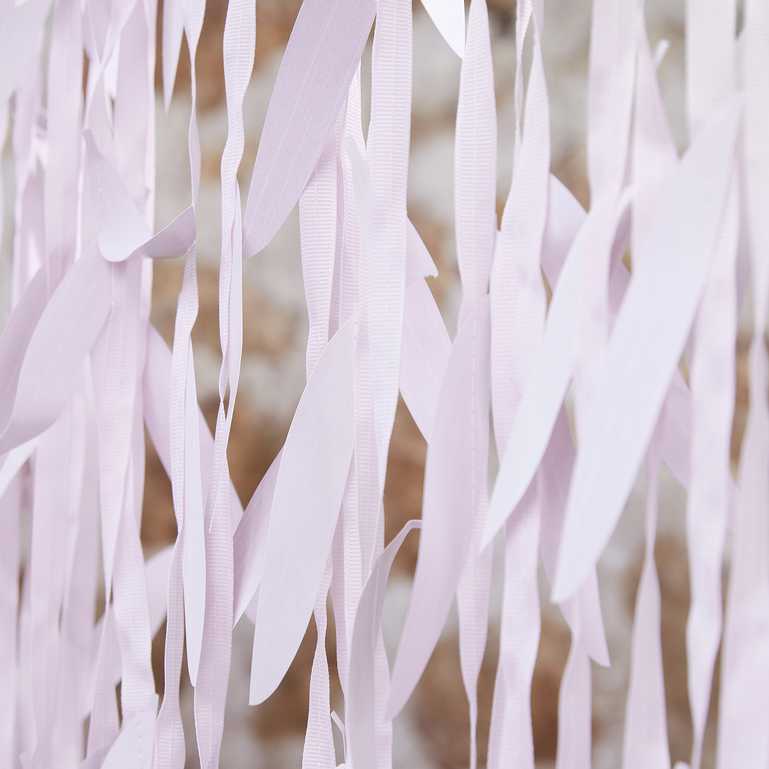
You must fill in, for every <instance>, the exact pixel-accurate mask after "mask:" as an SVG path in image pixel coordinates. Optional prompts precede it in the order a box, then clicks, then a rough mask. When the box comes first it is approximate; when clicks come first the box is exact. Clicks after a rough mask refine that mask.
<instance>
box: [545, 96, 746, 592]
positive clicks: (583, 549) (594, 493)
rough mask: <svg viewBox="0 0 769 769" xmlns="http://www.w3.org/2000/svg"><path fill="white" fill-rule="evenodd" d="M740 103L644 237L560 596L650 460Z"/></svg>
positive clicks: (592, 421) (566, 534)
mask: <svg viewBox="0 0 769 769" xmlns="http://www.w3.org/2000/svg"><path fill="white" fill-rule="evenodd" d="M740 112H741V104H740V102H739V101H737V100H732V101H730V102H729V103H728V104H727V106H726V107H724V108H723V109H722V110H721V111H719V112H718V113H717V115H716V116H715V117H714V118H713V120H711V122H710V123H709V124H708V125H707V126H705V127H703V129H702V131H701V133H700V134H699V135H698V137H697V139H696V140H695V142H694V144H693V145H692V147H691V148H690V150H689V151H688V152H687V153H686V155H685V156H684V158H683V160H682V161H681V163H680V164H679V165H678V166H677V167H676V168H675V169H674V171H673V172H672V173H671V176H670V178H669V181H668V183H666V184H663V185H662V187H661V189H660V195H659V198H658V202H657V211H658V215H657V217H656V218H655V224H654V227H653V228H652V229H650V230H649V231H648V232H647V233H646V234H645V235H644V236H642V237H641V238H639V249H641V250H642V253H641V254H639V255H638V260H637V264H638V267H637V268H636V271H635V273H634V275H633V277H632V279H631V281H630V285H629V286H628V290H627V293H626V295H625V299H624V302H623V304H622V307H621V308H620V311H619V313H618V314H617V319H616V321H615V324H614V330H613V332H612V335H611V338H610V340H609V344H608V348H607V352H606V357H605V361H604V363H603V365H602V369H601V371H600V372H599V374H598V376H597V377H596V380H595V388H596V389H595V394H594V399H593V402H594V404H595V405H594V407H593V408H592V409H591V412H590V413H589V414H588V415H587V420H588V421H587V422H586V428H585V441H584V445H582V446H580V450H579V452H578V457H577V462H576V465H575V468H574V476H573V479H572V486H571V489H570V492H569V503H568V505H567V509H566V515H565V520H564V531H563V537H562V540H561V547H560V552H559V558H558V570H557V573H556V579H555V586H554V589H553V596H554V599H555V600H562V599H563V598H564V597H566V596H568V595H571V594H572V593H573V592H574V590H576V588H577V587H578V586H579V585H580V584H581V582H582V580H583V579H584V577H585V574H586V573H587V571H588V570H589V569H590V568H591V567H592V566H593V565H594V564H595V563H596V561H597V560H598V557H599V555H600V553H601V551H602V550H603V548H604V546H605V544H606V542H607V540H608V538H609V536H610V534H611V532H612V530H613V529H614V526H615V524H616V522H617V519H618V518H619V515H620V513H621V512H622V508H623V506H624V504H625V502H626V500H627V497H628V494H629V493H630V489H631V487H632V484H633V480H634V478H635V475H636V472H637V470H638V467H639V465H640V463H641V461H642V459H643V455H644V451H645V449H646V446H647V444H648V441H649V439H650V437H651V434H652V431H653V429H654V425H655V424H656V420H657V418H658V416H659V413H660V409H661V408H662V403H663V400H664V397H665V394H666V392H667V389H668V387H669V385H670V381H671V378H672V376H673V372H674V371H675V368H676V364H677V362H678V359H679V357H680V355H681V351H682V350H683V346H684V344H685V342H686V337H687V335H688V333H689V329H690V327H691V324H692V319H693V317H694V313H695V310H696V308H697V304H698V302H699V298H700V295H701V293H702V289H703V286H704V283H705V280H706V278H707V274H708V267H709V264H710V261H711V259H712V255H713V251H714V247H715V242H716V236H717V234H718V228H719V226H720V222H721V219H722V215H723V211H724V205H725V201H726V194H727V189H728V184H729V179H730V175H731V167H732V163H733V160H734V150H735V142H736V138H737V131H738V128H739V124H740ZM649 307H654V308H655V309H654V312H649ZM607 457H611V471H610V472H606V460H607ZM587 521H589V525H586V522H587Z"/></svg>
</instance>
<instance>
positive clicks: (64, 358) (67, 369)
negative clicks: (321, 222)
mask: <svg viewBox="0 0 769 769" xmlns="http://www.w3.org/2000/svg"><path fill="white" fill-rule="evenodd" d="M110 301H111V298H110V275H109V266H108V265H107V263H106V262H104V261H103V260H101V259H95V258H84V259H79V260H78V261H77V262H75V264H74V265H73V266H72V267H71V268H70V269H69V271H68V272H67V274H66V275H65V277H64V279H63V280H62V281H61V283H60V284H59V285H58V286H57V288H56V290H55V291H54V293H53V295H52V296H51V298H50V300H49V301H48V304H47V305H46V307H45V309H44V310H43V312H42V314H41V316H40V320H39V321H38V323H37V324H36V326H35V330H34V332H33V333H32V336H31V338H30V340H29V345H28V346H27V349H26V353H25V354H24V360H23V363H21V367H20V370H19V374H18V381H17V384H16V387H15V393H14V392H13V388H11V395H12V397H13V396H14V395H15V397H14V399H13V401H12V403H13V407H12V410H11V413H9V414H8V417H7V421H6V422H5V424H4V425H2V426H0V454H4V453H5V452H6V451H10V450H11V449H13V448H15V447H16V446H19V445H21V444H22V443H26V442H27V441H28V440H30V439H31V438H34V437H35V436H36V435H39V434H40V433H42V432H43V430H45V429H47V428H48V427H50V426H51V425H52V424H53V423H54V421H56V418H57V417H58V416H59V414H60V413H61V410H62V408H64V406H65V405H66V403H67V401H68V400H69V398H70V396H71V395H72V393H73V392H74V390H75V387H76V385H77V383H78V381H79V380H80V377H81V375H82V373H83V364H84V363H85V359H86V357H87V355H88V353H89V352H90V350H91V348H92V347H93V344H94V342H95V341H96V339H97V337H98V335H99V333H100V332H101V330H102V328H103V326H104V322H105V321H106V320H107V316H108V315H109V312H110ZM9 402H10V401H9Z"/></svg>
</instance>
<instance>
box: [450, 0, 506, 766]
mask: <svg viewBox="0 0 769 769" xmlns="http://www.w3.org/2000/svg"><path fill="white" fill-rule="evenodd" d="M496 163H497V127H496V109H495V104H494V75H493V68H492V61H491V39H490V35H489V20H488V10H487V8H486V0H473V2H472V3H471V5H470V15H469V19H468V27H467V42H466V48H465V55H464V58H463V60H462V74H461V79H460V86H459V103H458V106H457V130H456V140H455V150H454V178H455V182H454V189H455V194H454V195H455V196H454V210H455V221H456V240H457V261H458V264H459V272H460V276H461V280H462V305H461V307H460V318H459V325H460V328H461V326H462V325H463V324H468V325H469V326H470V327H471V328H472V331H471V334H472V349H471V351H470V356H471V357H470V360H469V361H468V363H469V371H468V372H467V373H468V374H469V377H470V381H471V387H470V398H471V400H472V403H471V404H470V408H471V410H472V420H471V430H470V434H469V435H467V436H466V440H467V441H468V442H469V444H470V456H469V457H468V468H467V472H468V475H469V482H470V484H471V496H470V499H471V507H470V509H468V510H466V511H463V514H464V515H466V516H467V517H468V518H469V519H470V520H471V527H470V530H471V532H472V535H471V536H472V544H471V546H470V551H469V554H468V558H467V560H466V562H465V564H464V568H463V571H462V573H461V577H460V580H459V585H458V589H457V609H458V614H459V657H460V667H461V671H462V681H463V683H464V687H465V694H466V695H467V701H468V704H469V709H470V767H471V769H475V768H476V767H477V765H478V734H477V731H478V675H479V673H480V669H481V663H482V661H483V654H484V651H485V649H486V636H487V625H488V611H489V583H490V579H491V556H492V550H491V548H486V549H485V550H480V548H479V541H480V535H481V532H482V531H483V525H484V523H485V517H486V509H487V507H488V474H489V466H488V460H489V454H488V452H489V398H490V389H491V384H490V378H489V377H490V374H489V365H488V362H489V349H488V346H489V314H488V286H489V272H490V270H491V264H492V260H493V254H494V241H495V236H496V229H497V228H496ZM459 333H460V332H458V334H459Z"/></svg>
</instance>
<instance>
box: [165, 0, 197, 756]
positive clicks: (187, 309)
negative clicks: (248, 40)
mask: <svg viewBox="0 0 769 769" xmlns="http://www.w3.org/2000/svg"><path fill="white" fill-rule="evenodd" d="M164 13H165V16H164V29H163V32H164V34H163V43H164V56H163V64H164V86H165V96H166V100H167V103H168V100H170V95H171V89H172V85H171V84H169V78H171V79H172V75H171V74H170V72H169V68H170V65H171V63H172V62H171V61H170V60H171V59H173V65H174V68H175V58H174V56H173V52H172V51H173V41H174V40H175V39H176V38H177V34H178V38H179V40H181V35H182V31H183V30H186V34H187V47H188V50H189V57H190V81H191V104H190V120H189V128H188V137H187V142H188V156H189V165H190V188H191V199H192V205H193V207H194V206H196V204H197V200H198V191H199V178H200V146H199V138H198V126H197V74H196V54H197V46H198V41H199V39H200V32H201V28H202V25H203V16H204V13H205V0H188V1H187V2H185V0H168V1H167V2H166V4H165V6H164ZM177 30H178V31H177ZM176 57H178V48H176ZM196 262H197V255H196V252H195V250H194V249H193V251H191V252H190V253H189V254H187V255H186V256H185V261H184V274H183V278H182V289H181V293H180V296H179V301H178V304H177V312H176V324H175V327H174V345H173V350H172V354H171V372H172V373H171V378H172V383H171V393H170V415H169V416H170V420H169V426H170V444H171V445H170V454H171V490H172V497H173V502H174V512H175V514H176V526H177V538H176V542H175V543H174V550H173V556H172V560H171V568H170V571H169V576H168V579H169V582H168V600H167V624H166V641H165V649H164V681H165V687H164V693H163V702H162V704H161V707H160V711H159V713H158V717H157V726H156V733H155V750H154V766H155V767H156V769H181V767H183V766H184V758H185V745H184V729H183V726H182V718H181V710H180V703H179V684H180V675H181V665H182V651H183V645H184V627H185V624H187V626H189V627H191V632H190V631H188V633H187V639H188V640H187V644H188V653H187V661H188V666H189V669H190V680H191V681H193V683H194V682H195V681H196V680H197V671H198V665H199V662H200V651H201V650H200V644H201V640H202V631H203V622H204V610H205V552H204V537H205V534H204V530H203V499H204V496H203V494H204V490H203V487H202V476H201V459H200V447H199V435H200V430H199V425H198V416H197V412H198V399H197V386H196V382H195V362H194V354H193V349H192V328H193V326H194V324H195V320H196V318H197V314H198V286H197V263H196ZM190 529H193V531H192V533H191V534H189V535H188V534H187V532H188V531H189V530H190ZM185 573H187V574H188V575H189V576H188V577H187V580H188V584H189V587H190V590H189V591H188V592H189V595H188V593H187V592H185V590H184V577H185ZM185 601H187V602H188V603H189V609H188V611H185ZM191 639H192V640H191Z"/></svg>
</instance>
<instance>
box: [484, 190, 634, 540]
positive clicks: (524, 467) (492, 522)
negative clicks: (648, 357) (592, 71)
mask: <svg viewBox="0 0 769 769" xmlns="http://www.w3.org/2000/svg"><path fill="white" fill-rule="evenodd" d="M624 207H625V201H623V202H620V203H619V204H618V203H617V201H616V200H615V199H614V198H604V199H603V200H602V201H599V203H598V204H597V205H596V206H595V207H594V208H593V209H592V210H591V211H590V213H589V214H588V215H587V218H586V219H585V220H584V222H583V224H582V227H581V228H580V230H579V232H578V233H577V237H576V238H575V240H574V243H573V244H572V247H571V249H570V251H569V255H568V257H567V258H566V262H565V264H564V267H563V270H562V271H561V274H560V276H559V278H558V284H557V285H556V287H555V292H554V293H553V299H552V301H551V303H550V310H549V312H548V315H547V321H546V324H545V334H544V338H543V340H542V346H541V347H540V349H539V350H538V351H537V354H536V357H535V361H534V365H533V368H532V371H531V373H530V375H529V378H528V380H527V382H526V386H525V389H524V392H523V395H522V397H521V401H520V404H519V405H518V410H517V412H516V414H515V419H514V421H513V424H512V428H511V430H510V435H509V437H508V440H507V447H506V449H505V453H504V456H503V458H502V461H501V463H500V468H499V474H498V475H497V480H496V483H495V486H494V492H493V493H492V496H491V502H490V505H489V512H488V517H487V519H486V528H485V531H484V534H483V546H484V547H486V546H487V545H488V544H489V543H490V542H491V540H492V539H493V538H494V535H495V534H496V533H497V531H498V530H499V528H500V526H501V525H502V524H503V523H504V521H505V520H506V519H507V517H508V515H509V514H510V511H511V510H514V509H515V506H516V505H517V504H518V503H519V502H520V500H521V499H522V498H523V495H524V493H525V492H526V489H527V488H528V487H529V484H530V483H531V479H532V478H533V477H534V474H535V472H536V470H537V468H538V467H539V464H540V462H541V461H542V456H543V455H544V453H545V450H546V449H547V445H548V442H549V440H550V435H551V433H552V430H553V425H554V424H555V420H556V417H557V416H558V412H559V410H560V408H561V404H562V403H563V400H564V398H565V396H566V392H567V389H568V386H569V382H570V381H571V377H572V375H573V373H574V368H575V366H576V362H577V357H578V353H579V323H578V322H577V320H576V319H578V318H580V317H581V316H582V315H583V313H582V312H581V306H582V303H583V295H584V291H585V288H586V286H587V283H586V281H587V280H588V271H589V265H590V263H591V261H592V260H593V259H594V258H595V253H596V250H597V249H599V248H600V249H603V250H607V249H610V248H611V245H612V241H613V239H614V234H615V232H616V229H617V226H618V224H619V220H620V217H621V216H622V213H623V211H624Z"/></svg>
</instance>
